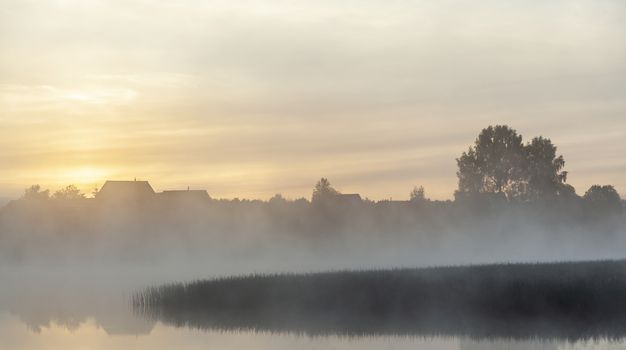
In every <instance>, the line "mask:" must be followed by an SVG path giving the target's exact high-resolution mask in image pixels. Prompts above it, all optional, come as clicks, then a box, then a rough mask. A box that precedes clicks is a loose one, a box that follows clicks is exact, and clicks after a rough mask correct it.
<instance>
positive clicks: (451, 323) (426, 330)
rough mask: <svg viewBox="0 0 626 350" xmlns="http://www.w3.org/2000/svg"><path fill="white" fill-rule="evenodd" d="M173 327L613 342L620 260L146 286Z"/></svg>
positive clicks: (625, 324) (151, 310) (624, 277)
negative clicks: (608, 340)
mask: <svg viewBox="0 0 626 350" xmlns="http://www.w3.org/2000/svg"><path fill="white" fill-rule="evenodd" d="M133 306H134V308H135V310H136V311H137V312H139V313H142V314H144V315H146V316H148V317H153V318H156V319H158V320H161V321H163V322H165V323H169V324H173V325H176V326H188V327H193V328H200V329H220V330H239V329H247V330H249V329H252V330H257V331H271V332H294V333H305V334H310V335H320V334H341V335H373V334H390V335H391V334H395V335H421V336H437V335H440V336H468V337H473V338H484V337H505V338H540V339H552V338H559V339H570V340H580V339H589V338H621V337H623V336H624V335H626V261H624V260H620V261H596V262H567V263H565V262H564V263H542V264H499V265H477V266H457V267H436V268H420V269H395V270H376V271H339V272H326V273H310V274H280V275H255V276H245V277H230V278H221V279H214V280H205V281H196V282H191V283H185V284H171V285H165V286H160V287H152V288H148V289H146V290H144V291H141V292H140V293H137V294H136V295H135V296H134V298H133Z"/></svg>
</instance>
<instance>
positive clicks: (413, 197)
mask: <svg viewBox="0 0 626 350" xmlns="http://www.w3.org/2000/svg"><path fill="white" fill-rule="evenodd" d="M409 199H410V201H411V202H413V203H421V202H425V201H426V192H425V191H424V186H420V187H417V186H415V187H413V190H412V191H411V194H410V195H409Z"/></svg>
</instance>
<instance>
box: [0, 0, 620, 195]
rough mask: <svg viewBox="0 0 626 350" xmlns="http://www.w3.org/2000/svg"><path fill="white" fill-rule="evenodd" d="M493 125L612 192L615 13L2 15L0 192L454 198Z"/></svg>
mask: <svg viewBox="0 0 626 350" xmlns="http://www.w3.org/2000/svg"><path fill="white" fill-rule="evenodd" d="M491 124H508V125H510V126H511V127H513V128H515V129H516V130H517V131H518V132H519V133H520V134H522V135H524V138H525V140H529V139H531V138H532V137H534V136H539V135H542V136H545V137H548V138H550V139H552V141H553V142H554V143H555V144H556V145H557V146H558V152H559V153H560V154H563V156H564V157H565V160H566V170H568V171H569V172H570V176H569V181H568V182H569V183H571V184H572V185H573V186H575V187H576V189H577V192H578V193H579V194H583V193H584V192H585V191H586V189H587V188H589V186H591V185H593V184H612V185H614V186H615V187H616V189H617V190H618V191H619V192H620V193H621V194H622V195H624V194H626V157H625V156H624V155H625V154H626V142H625V141H624V140H626V2H624V1H622V0H586V1H582V0H542V1H539V0H511V1H501V0H476V1H462V0H458V1H455V0H441V1H425V0H422V1H420V0H414V1H402V0H316V1H301V0H290V1H286V0H284V1H282V0H280V1H279V0H265V1H254V0H250V1H237V0H228V1H226V0H214V1H212V0H208V1H200V0H186V1H185V0H180V1H156V0H155V1H148V0H107V1H104V0H102V1H98V0H50V1H45V2H43V1H36V0H0V197H16V196H19V195H21V193H23V190H24V188H25V187H28V186H30V185H32V184H40V185H42V186H43V187H44V188H50V189H51V190H53V191H54V190H56V189H59V188H61V187H64V186H66V185H69V184H75V185H77V186H78V187H79V188H81V189H82V190H83V191H85V192H87V193H90V192H91V191H92V189H93V188H94V187H99V186H101V185H102V184H103V182H104V181H105V180H106V179H113V180H124V179H134V178H137V179H141V180H149V181H150V182H151V184H152V185H153V187H154V188H155V189H156V190H164V189H184V188H187V186H190V187H191V188H197V189H207V190H208V191H209V193H210V194H211V195H212V196H213V197H217V198H234V197H239V198H260V199H267V198H269V197H271V196H272V195H273V194H275V193H282V194H283V195H284V196H286V197H288V198H298V197H310V194H311V191H312V188H313V186H314V184H315V182H316V181H317V180H318V179H319V178H320V177H327V178H329V180H330V182H331V184H333V185H334V187H336V188H337V189H338V190H340V191H342V192H346V193H352V192H357V193H360V194H361V195H362V196H363V197H368V198H371V199H388V198H393V199H407V198H408V196H409V192H410V191H411V189H412V188H413V186H415V185H423V186H424V187H425V188H426V194H427V196H429V197H431V198H433V199H448V198H452V197H453V192H454V190H455V188H456V185H457V179H456V162H455V158H457V157H458V156H459V155H460V154H461V153H462V152H463V151H465V150H466V149H467V148H468V147H469V145H470V144H472V142H473V141H474V139H475V138H476V136H477V135H478V133H479V132H480V130H481V129H482V128H484V127H486V126H488V125H491Z"/></svg>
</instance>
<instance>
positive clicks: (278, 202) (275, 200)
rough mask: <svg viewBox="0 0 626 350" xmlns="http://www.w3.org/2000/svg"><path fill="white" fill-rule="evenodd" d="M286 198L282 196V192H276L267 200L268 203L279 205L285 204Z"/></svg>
mask: <svg viewBox="0 0 626 350" xmlns="http://www.w3.org/2000/svg"><path fill="white" fill-rule="evenodd" d="M286 203H287V200H286V199H285V197H283V195H282V194H280V193H277V194H275V195H274V196H273V197H272V198H270V200H269V204H272V205H281V204H286Z"/></svg>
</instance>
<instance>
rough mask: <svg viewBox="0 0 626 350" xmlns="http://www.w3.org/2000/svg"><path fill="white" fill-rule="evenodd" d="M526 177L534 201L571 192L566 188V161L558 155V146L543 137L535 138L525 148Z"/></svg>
mask: <svg viewBox="0 0 626 350" xmlns="http://www.w3.org/2000/svg"><path fill="white" fill-rule="evenodd" d="M525 151H526V160H527V162H528V164H527V167H526V177H527V181H528V188H527V190H528V195H529V196H530V198H532V199H539V198H546V197H549V196H555V195H559V194H563V195H565V194H566V193H570V192H571V186H569V187H566V186H565V181H567V171H563V168H564V167H565V160H564V159H563V156H562V155H559V156H557V155H556V146H554V145H553V144H552V141H550V139H547V138H543V137H535V138H534V139H532V141H531V142H529V143H528V144H527V145H526V146H525Z"/></svg>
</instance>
